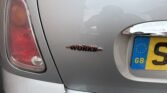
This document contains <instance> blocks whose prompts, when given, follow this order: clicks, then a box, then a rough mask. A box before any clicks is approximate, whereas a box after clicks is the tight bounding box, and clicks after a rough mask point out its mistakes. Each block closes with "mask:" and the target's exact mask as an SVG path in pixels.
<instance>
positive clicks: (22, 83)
mask: <svg viewBox="0 0 167 93" xmlns="http://www.w3.org/2000/svg"><path fill="white" fill-rule="evenodd" d="M2 75H3V83H4V85H3V87H4V91H5V93H65V88H64V85H63V84H58V83H49V82H45V81H39V80H34V79H29V78H25V77H21V76H18V75H15V74H12V73H9V72H8V71H6V70H2Z"/></svg>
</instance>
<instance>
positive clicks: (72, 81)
mask: <svg viewBox="0 0 167 93" xmlns="http://www.w3.org/2000/svg"><path fill="white" fill-rule="evenodd" d="M166 4H167V1H166V0H158V1H153V0H147V1H146V0H49V1H46V0H38V5H39V12H40V16H41V22H42V24H43V30H44V34H45V35H46V40H47V42H48V46H49V48H50V50H51V54H52V56H53V59H54V61H55V63H56V65H57V67H58V70H59V72H60V74H61V77H62V80H63V82H64V83H65V86H67V88H70V89H76V90H83V91H91V92H97V93H111V92H114V93H129V91H131V92H135V93H141V92H145V93H156V92H158V91H161V92H162V93H165V92H166V91H165V90H166V87H165V86H164V85H163V84H151V83H141V82H136V81H131V80H128V79H126V78H124V77H123V76H122V75H121V74H120V72H119V71H120V69H121V68H117V67H118V65H121V64H119V63H118V62H117V61H122V60H120V59H118V58H121V57H126V54H125V55H124V53H122V54H121V57H115V56H116V54H115V53H117V52H118V51H116V50H114V49H115V48H114V46H116V45H114V44H116V43H114V41H115V42H116V41H117V39H118V38H123V37H122V36H121V35H120V34H121V31H123V30H124V29H126V28H128V27H130V26H132V25H135V24H138V23H142V22H148V21H157V20H167V12H166V8H167V5H166ZM160 10H161V11H160ZM121 40H122V41H121V42H123V41H126V42H123V44H124V45H122V46H118V47H120V48H119V49H120V51H122V52H124V51H126V50H128V49H127V48H125V47H124V46H125V45H126V43H128V40H129V38H125V39H121ZM118 41H119V40H118ZM119 42H120V41H119ZM119 42H117V43H119ZM72 44H88V45H98V46H101V47H103V52H98V53H87V52H84V53H83V52H76V51H71V50H68V49H66V48H65V46H69V45H72ZM121 47H122V48H121ZM124 49H125V50H124ZM119 56H120V55H119ZM123 62H124V60H123V61H122V63H123ZM121 66H124V65H121ZM124 74H126V73H124Z"/></svg>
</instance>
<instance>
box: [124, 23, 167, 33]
mask: <svg viewBox="0 0 167 93" xmlns="http://www.w3.org/2000/svg"><path fill="white" fill-rule="evenodd" d="M122 34H123V35H142V36H167V21H155V22H146V23H141V24H137V25H134V26H132V27H130V28H128V29H126V30H125V31H123V32H122Z"/></svg>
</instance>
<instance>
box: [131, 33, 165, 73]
mask: <svg viewBox="0 0 167 93" xmlns="http://www.w3.org/2000/svg"><path fill="white" fill-rule="evenodd" d="M131 68H132V69H134V70H142V69H143V70H167V38H165V37H143V36H137V37H135V39H134V44H133V51H132V58H131Z"/></svg>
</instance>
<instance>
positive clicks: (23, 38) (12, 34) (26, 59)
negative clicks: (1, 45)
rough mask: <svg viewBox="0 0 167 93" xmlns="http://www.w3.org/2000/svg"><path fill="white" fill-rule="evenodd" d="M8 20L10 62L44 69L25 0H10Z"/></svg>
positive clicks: (38, 69)
mask: <svg viewBox="0 0 167 93" xmlns="http://www.w3.org/2000/svg"><path fill="white" fill-rule="evenodd" d="M7 20H8V22H7V23H8V26H7V27H8V28H7V30H8V34H7V37H8V38H7V42H8V56H9V59H10V62H11V63H12V64H14V65H15V66H16V67H18V68H21V69H25V70H30V71H34V72H41V71H44V69H45V64H44V62H43V60H42V57H41V54H40V52H39V49H38V47H37V43H36V39H35V37H34V32H33V29H32V25H31V20H30V14H29V11H28V7H27V5H26V2H25V0H10V2H9V10H8V18H7Z"/></svg>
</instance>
